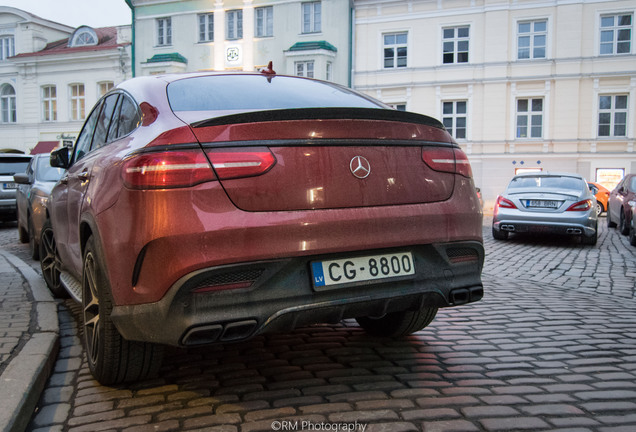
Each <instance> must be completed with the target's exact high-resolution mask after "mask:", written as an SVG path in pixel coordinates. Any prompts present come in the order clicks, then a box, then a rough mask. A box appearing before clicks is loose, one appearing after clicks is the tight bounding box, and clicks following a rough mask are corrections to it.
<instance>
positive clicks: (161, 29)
mask: <svg viewBox="0 0 636 432" xmlns="http://www.w3.org/2000/svg"><path fill="white" fill-rule="evenodd" d="M157 45H159V46H164V45H172V18H157Z"/></svg>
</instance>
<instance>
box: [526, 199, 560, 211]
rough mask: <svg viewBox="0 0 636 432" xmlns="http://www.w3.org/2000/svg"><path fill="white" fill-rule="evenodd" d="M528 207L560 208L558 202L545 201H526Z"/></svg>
mask: <svg viewBox="0 0 636 432" xmlns="http://www.w3.org/2000/svg"><path fill="white" fill-rule="evenodd" d="M526 207H537V208H551V209H555V208H559V202H558V201H545V200H526Z"/></svg>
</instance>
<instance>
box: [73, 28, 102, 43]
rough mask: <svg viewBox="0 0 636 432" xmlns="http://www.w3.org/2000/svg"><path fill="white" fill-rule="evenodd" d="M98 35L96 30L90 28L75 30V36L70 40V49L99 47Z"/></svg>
mask: <svg viewBox="0 0 636 432" xmlns="http://www.w3.org/2000/svg"><path fill="white" fill-rule="evenodd" d="M98 40H99V39H98V38H97V33H95V30H93V29H92V28H90V27H88V26H81V27H79V28H77V30H75V32H74V33H73V36H71V38H70V39H69V40H68V46H69V47H70V48H73V47H80V46H91V45H97V42H98Z"/></svg>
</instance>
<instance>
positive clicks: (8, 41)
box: [0, 36, 15, 60]
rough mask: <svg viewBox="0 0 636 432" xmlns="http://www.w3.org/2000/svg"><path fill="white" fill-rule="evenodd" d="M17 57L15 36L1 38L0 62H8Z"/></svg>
mask: <svg viewBox="0 0 636 432" xmlns="http://www.w3.org/2000/svg"><path fill="white" fill-rule="evenodd" d="M14 55H15V39H14V38H13V36H2V37H0V60H6V59H7V58H9V57H13V56H14Z"/></svg>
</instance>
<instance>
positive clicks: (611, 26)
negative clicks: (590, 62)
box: [600, 14, 632, 55]
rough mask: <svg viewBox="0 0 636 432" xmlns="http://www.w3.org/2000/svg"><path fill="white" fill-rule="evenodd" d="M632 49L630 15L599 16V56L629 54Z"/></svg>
mask: <svg viewBox="0 0 636 432" xmlns="http://www.w3.org/2000/svg"><path fill="white" fill-rule="evenodd" d="M631 48H632V14H617V15H603V16H601V51H600V52H601V55H604V54H606V55H607V54H629V53H630V52H631Z"/></svg>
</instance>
